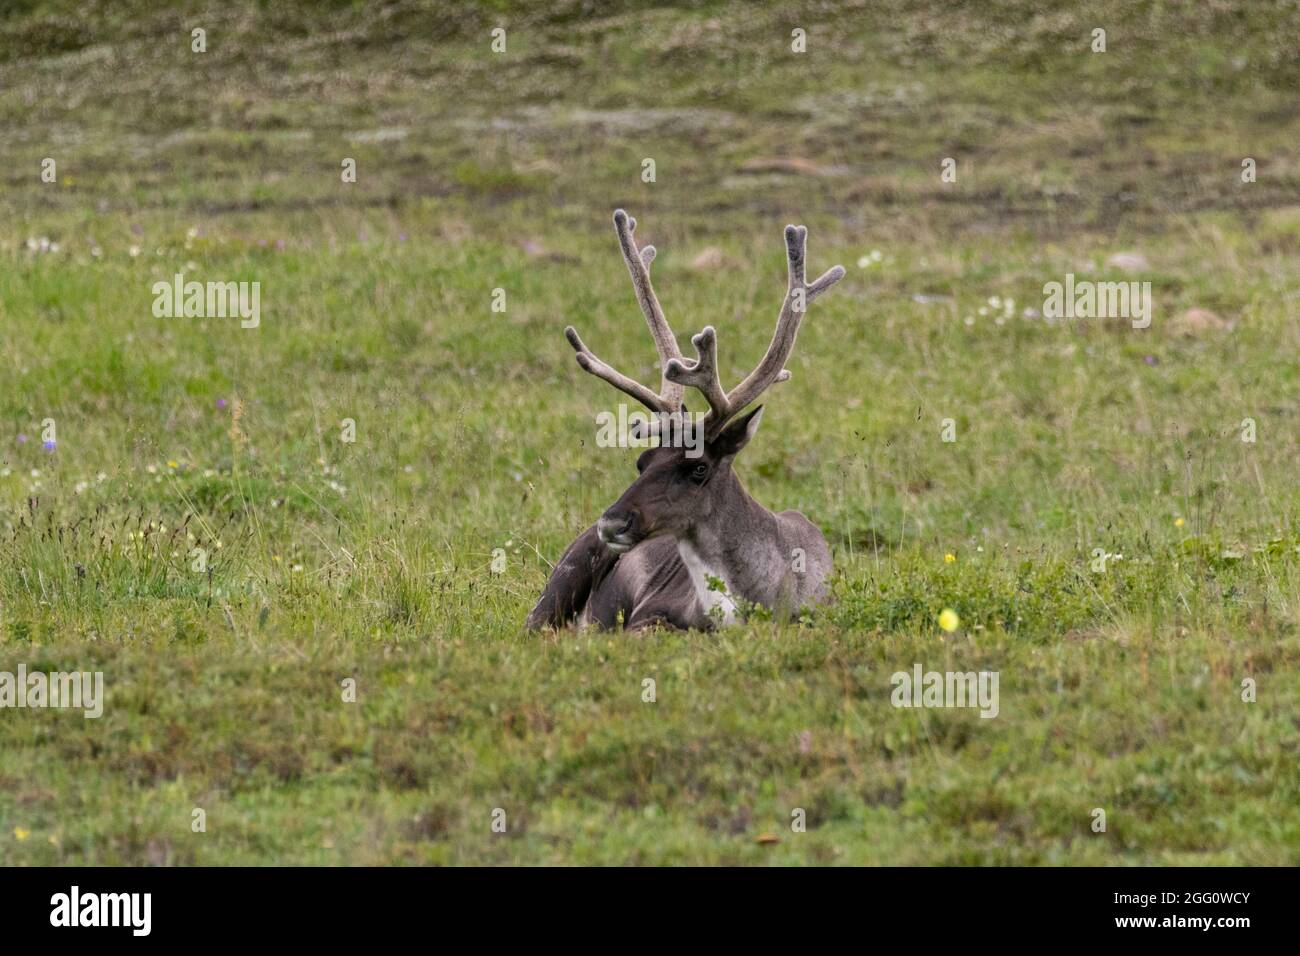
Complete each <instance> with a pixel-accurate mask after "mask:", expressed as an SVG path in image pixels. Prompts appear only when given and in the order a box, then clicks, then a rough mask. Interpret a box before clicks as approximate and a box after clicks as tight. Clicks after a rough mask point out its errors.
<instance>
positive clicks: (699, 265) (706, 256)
mask: <svg viewBox="0 0 1300 956" xmlns="http://www.w3.org/2000/svg"><path fill="white" fill-rule="evenodd" d="M726 264H727V257H726V256H724V255H723V254H722V250H721V249H719V248H718V247H717V246H709V248H707V249H705V250H703V251H702V252H701V253H700V254H699V255H698V256H696V257H695V258H694V259H692V260H691V268H692V269H697V270H699V271H701V272H714V271H716V270H718V269H721V268H723V267H725V266H726Z"/></svg>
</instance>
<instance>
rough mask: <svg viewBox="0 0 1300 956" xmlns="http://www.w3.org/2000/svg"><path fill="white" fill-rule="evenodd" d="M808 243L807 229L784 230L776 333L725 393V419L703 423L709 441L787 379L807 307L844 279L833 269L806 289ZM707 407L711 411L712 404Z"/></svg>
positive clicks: (839, 269)
mask: <svg viewBox="0 0 1300 956" xmlns="http://www.w3.org/2000/svg"><path fill="white" fill-rule="evenodd" d="M807 241H808V229H807V228H806V227H805V226H786V227H785V255H786V263H787V266H788V279H787V283H786V292H785V301H784V302H782V303H781V313H780V315H778V316H777V320H776V331H775V332H773V333H772V341H771V342H770V343H769V344H768V346H767V352H766V354H764V356H763V358H762V361H760V362H759V363H758V365H757V366H756V367H755V368H754V370H753V371H752V372H750V373H749V374H748V375H747V376H745V378H744V380H742V381H741V383H740V384H739V385H737V386H736V387H735V388H733V389H732V390H731V391H729V392H727V395H726V406H725V411H726V417H724V416H723V415H721V414H710V415H709V420H708V421H707V422H706V423H705V433H706V435H708V436H709V437H712V436H713V435H716V434H717V433H718V432H719V431H721V429H722V427H723V426H724V425H725V424H726V418H728V417H730V416H731V415H734V414H735V413H736V412H738V411H740V410H742V409H743V408H744V407H745V406H746V405H748V404H750V403H751V402H752V401H754V399H756V398H758V396H759V395H761V394H763V392H765V391H766V390H767V389H768V388H770V387H771V386H772V385H774V384H775V383H777V382H784V381H786V380H787V379H789V378H790V373H789V371H787V370H786V368H785V363H786V361H787V360H788V359H789V358H790V353H791V352H792V351H793V350H794V340H795V337H796V336H797V335H798V334H799V325H800V323H801V322H802V321H803V316H804V313H805V312H806V311H807V309H808V303H809V302H811V301H812V300H813V299H815V298H817V297H818V296H819V295H821V294H822V293H823V292H825V291H826V290H827V289H829V288H830V287H831V286H833V285H834V284H835V283H837V282H839V281H840V280H841V279H843V278H844V267H843V266H833V267H832V268H830V269H828V270H826V272H824V273H822V275H821V276H819V277H818V278H817V279H816V281H814V282H813V283H812V285H809V284H808V282H807V278H806V275H807V273H806V271H805V270H806V266H807V260H806V250H807ZM709 404H710V407H712V405H713V403H712V402H710V403H709Z"/></svg>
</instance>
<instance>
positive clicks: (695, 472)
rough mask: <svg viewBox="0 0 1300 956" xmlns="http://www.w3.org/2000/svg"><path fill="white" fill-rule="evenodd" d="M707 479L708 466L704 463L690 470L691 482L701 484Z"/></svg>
mask: <svg viewBox="0 0 1300 956" xmlns="http://www.w3.org/2000/svg"><path fill="white" fill-rule="evenodd" d="M707 477H709V466H708V465H706V464H705V463H704V462H700V463H699V464H698V465H696V466H695V467H694V468H692V469H691V481H696V482H703V481H704V479H705V478H707Z"/></svg>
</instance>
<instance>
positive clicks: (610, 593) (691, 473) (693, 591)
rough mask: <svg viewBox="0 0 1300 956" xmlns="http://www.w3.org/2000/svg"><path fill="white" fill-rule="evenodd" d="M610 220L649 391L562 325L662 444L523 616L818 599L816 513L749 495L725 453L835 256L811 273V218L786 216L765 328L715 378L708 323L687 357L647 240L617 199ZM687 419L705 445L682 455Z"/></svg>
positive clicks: (534, 623)
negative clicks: (792, 220) (649, 375)
mask: <svg viewBox="0 0 1300 956" xmlns="http://www.w3.org/2000/svg"><path fill="white" fill-rule="evenodd" d="M614 228H615V230H616V232H617V234H618V243H619V248H620V249H621V250H622V253H623V260H624V262H625V263H626V264H627V269H628V272H629V274H630V275H631V277H632V288H633V290H634V291H635V293H636V299H637V302H638V304H639V305H640V307H641V311H642V313H643V314H644V315H645V320H646V323H647V324H648V325H649V327H650V334H651V336H652V337H653V339H654V343H655V348H656V350H657V351H658V353H659V364H660V371H661V382H660V388H659V391H658V392H654V391H651V390H650V389H649V388H648V387H646V386H645V385H642V384H641V383H640V382H638V381H636V380H635V379H632V378H629V377H628V376H626V375H624V374H622V373H621V372H619V371H617V370H616V369H614V368H613V367H612V366H610V365H609V364H608V363H606V362H603V361H602V360H601V359H599V358H597V357H596V355H595V354H594V353H593V352H592V351H591V350H590V349H588V348H587V346H586V345H585V344H584V343H583V341H582V339H581V338H580V337H579V335H578V333H577V331H576V330H575V329H574V328H573V326H569V327H567V328H566V329H565V330H564V335H565V338H567V339H568V341H569V344H570V345H571V346H572V347H573V350H574V352H576V353H577V360H578V365H580V366H581V367H582V368H583V369H584V370H585V371H587V372H589V373H591V374H592V375H594V376H596V377H597V378H599V379H602V380H603V381H605V382H607V383H608V384H610V385H612V386H614V388H616V389H618V390H619V391H620V392H623V393H624V394H625V395H628V396H630V397H631V398H634V399H636V400H637V401H638V402H640V403H641V404H642V405H644V406H645V407H646V408H647V409H648V410H649V411H650V412H652V413H655V420H654V421H652V425H657V426H658V437H659V444H658V445H657V446H655V447H651V448H649V449H647V450H646V451H644V452H643V453H642V454H641V455H640V457H639V458H638V459H637V463H636V467H637V471H638V472H639V474H638V476H637V478H636V480H634V481H633V482H632V484H630V485H629V486H628V488H627V490H626V491H624V492H623V494H622V495H621V496H620V497H619V499H618V500H617V501H615V502H614V503H613V504H612V505H610V506H609V507H608V508H607V509H605V513H604V514H602V515H601V516H600V518H599V519H598V520H597V521H596V522H595V524H593V525H591V527H589V528H588V529H587V530H586V531H584V532H583V533H582V534H580V535H579V536H578V538H577V539H576V540H575V541H574V542H573V543H572V544H571V545H569V547H568V549H567V550H566V551H565V552H564V554H563V556H562V557H561V558H560V561H559V563H558V564H556V565H555V568H554V570H553V571H552V572H551V576H550V578H549V580H548V581H547V584H546V588H545V590H544V591H543V592H542V596H541V598H540V599H539V600H538V602H537V604H536V606H535V607H534V608H533V610H532V611H531V613H530V614H529V615H528V619H527V622H526V625H527V627H528V628H530V629H540V628H548V627H549V628H560V627H564V626H567V625H571V624H576V625H577V626H579V627H583V626H597V627H601V628H614V627H618V626H619V625H620V624H621V625H622V626H623V627H624V628H625V629H627V630H641V629H644V628H650V627H671V628H679V629H682V630H688V629H692V628H694V629H700V630H709V629H712V628H714V627H716V626H717V625H718V624H719V623H729V622H731V621H734V620H736V619H737V618H738V617H739V616H741V615H742V614H743V613H744V612H745V610H746V608H747V607H749V606H756V605H757V606H762V607H765V608H768V609H769V610H771V611H772V612H773V614H774V615H775V616H777V617H778V618H781V619H789V618H790V617H791V616H793V615H795V614H796V613H797V612H798V611H799V610H801V609H802V608H805V607H807V606H810V605H813V604H817V603H820V602H821V601H823V600H825V598H826V595H827V580H828V578H829V576H830V572H831V552H830V548H829V547H827V545H826V539H825V538H824V537H822V533H821V531H820V530H818V528H817V526H816V525H814V524H813V523H812V522H811V521H809V520H808V519H807V518H806V517H804V516H803V515H802V514H801V513H799V512H798V511H782V512H780V513H774V512H771V511H769V510H768V509H767V508H765V507H763V506H762V505H761V504H759V503H758V502H757V501H755V500H754V499H753V498H752V497H751V496H750V494H749V492H747V491H746V490H745V487H744V485H743V484H741V481H740V478H739V477H738V476H737V475H736V472H735V470H734V469H733V467H732V463H733V461H734V460H735V457H736V455H737V454H739V453H740V451H741V450H742V449H743V448H744V447H745V446H746V445H747V444H748V443H749V441H750V440H751V439H752V438H753V437H754V434H755V432H757V431H758V425H759V422H760V421H761V420H762V417H763V406H762V405H759V406H758V407H757V408H755V409H753V410H752V411H746V409H747V408H748V407H749V406H750V405H751V404H753V402H754V401H755V400H756V399H758V398H759V396H760V395H762V394H763V393H764V392H765V391H766V390H767V389H768V388H770V387H771V386H772V385H774V384H776V383H778V382H784V381H787V380H788V379H789V378H790V372H789V370H787V369H786V367H785V364H786V362H787V361H788V360H789V358H790V354H791V352H792V351H793V349H794V342H795V337H796V336H797V335H798V333H799V325H800V322H801V321H802V320H803V316H804V313H805V311H806V310H807V307H808V305H809V303H811V302H812V301H813V299H815V298H817V297H818V296H820V295H821V294H822V293H823V292H825V291H826V290H827V289H829V288H830V287H831V286H832V285H834V284H835V283H836V282H838V281H839V280H840V279H842V278H843V277H844V269H843V267H842V266H835V267H834V268H832V269H829V270H828V271H827V272H825V273H824V274H823V275H822V276H821V277H820V278H818V279H816V280H815V281H813V282H812V283H809V282H808V281H807V279H806V272H805V251H806V244H807V236H808V230H807V229H806V228H804V227H803V226H786V227H785V248H786V260H787V265H788V269H787V281H786V293H785V300H784V301H783V302H782V304H781V311H780V313H779V314H778V316H777V320H776V331H775V332H774V333H773V335H772V341H771V343H770V344H769V345H768V347H767V352H766V354H765V355H764V356H763V358H762V360H761V361H760V362H759V363H758V365H757V366H755V368H754V370H753V371H752V372H750V373H749V374H748V375H747V376H745V378H744V379H742V380H741V381H740V383H739V384H738V385H736V386H735V387H734V388H732V389H731V390H730V391H725V390H724V389H723V387H722V384H721V382H720V380H719V377H718V343H717V333H716V332H715V331H714V328H713V326H711V325H708V326H705V327H704V329H703V330H702V331H701V332H700V333H699V334H698V335H695V336H694V337H692V339H691V343H692V344H693V345H694V346H695V351H696V357H695V359H694V360H689V359H686V358H684V357H683V356H682V353H681V351H680V349H679V348H678V345H677V339H676V337H675V336H674V334H673V331H672V329H671V328H669V326H668V322H667V320H666V319H665V318H664V312H663V308H662V307H661V306H660V304H659V299H658V297H657V296H656V295H655V291H654V287H653V286H652V285H651V284H650V264H651V263H652V262H653V261H654V258H655V247H654V246H652V245H646V246H642V247H638V245H637V243H636V240H635V238H634V236H633V233H634V230H635V229H636V220H635V219H633V218H631V217H629V216H628V215H627V213H626V212H624V211H623V210H622V209H619V210H616V211H615V213H614ZM687 387H689V388H692V389H695V390H696V391H698V392H699V393H700V395H701V396H702V397H703V399H704V401H705V403H707V405H708V407H709V410H708V412H707V413H706V414H705V415H704V418H703V421H702V422H695V421H694V420H693V419H692V418H691V416H690V415H689V413H685V408H684V404H683V399H684V395H685V389H686V388H687ZM742 413H743V414H742ZM694 427H698V428H702V429H703V451H702V453H701V452H700V451H699V450H698V447H697V448H696V450H695V453H694V454H693V455H688V453H687V452H688V451H689V450H690V448H689V447H688V446H692V445H694V444H696V443H692V442H681V441H673V440H670V439H671V437H672V435H671V430H672V429H675V428H694Z"/></svg>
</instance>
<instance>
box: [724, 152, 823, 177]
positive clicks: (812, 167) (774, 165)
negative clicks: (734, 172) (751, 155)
mask: <svg viewBox="0 0 1300 956" xmlns="http://www.w3.org/2000/svg"><path fill="white" fill-rule="evenodd" d="M740 171H741V172H742V173H794V174H796V175H800V176H822V175H825V172H826V171H825V170H824V169H823V168H822V167H821V166H820V165H819V164H817V163H815V162H813V161H812V160H811V159H804V158H803V157H802V156H762V157H759V158H757V159H748V160H746V161H745V162H744V163H743V164H742V165H741V167H740Z"/></svg>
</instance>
